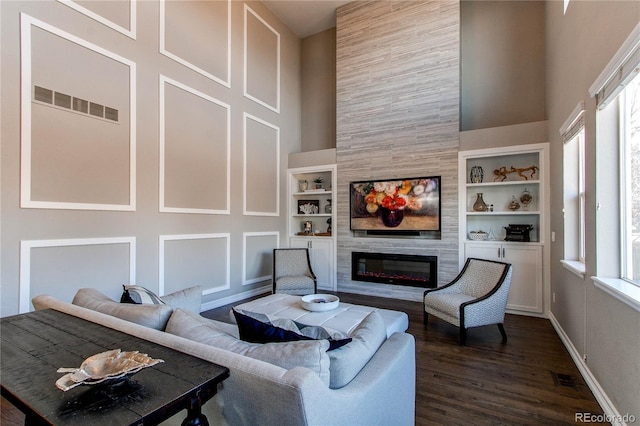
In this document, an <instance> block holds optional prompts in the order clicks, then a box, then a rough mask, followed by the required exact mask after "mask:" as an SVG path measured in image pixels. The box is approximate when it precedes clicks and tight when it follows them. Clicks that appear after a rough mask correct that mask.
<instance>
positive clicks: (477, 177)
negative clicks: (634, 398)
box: [469, 166, 484, 183]
mask: <svg viewBox="0 0 640 426" xmlns="http://www.w3.org/2000/svg"><path fill="white" fill-rule="evenodd" d="M469 179H470V180H471V183H482V181H483V180H484V171H483V170H482V167H480V166H473V167H471V173H470V174H469Z"/></svg>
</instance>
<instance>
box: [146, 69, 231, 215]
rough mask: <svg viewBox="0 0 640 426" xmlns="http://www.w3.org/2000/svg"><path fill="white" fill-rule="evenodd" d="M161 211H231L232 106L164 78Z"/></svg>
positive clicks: (161, 134) (161, 110) (161, 124)
mask: <svg viewBox="0 0 640 426" xmlns="http://www.w3.org/2000/svg"><path fill="white" fill-rule="evenodd" d="M159 83H160V88H159V89H160V129H159V134H160V159H159V161H160V164H159V169H160V188H159V191H160V193H159V201H160V207H159V208H160V212H164V213H197V214H229V213H230V199H231V130H230V129H231V107H230V106H229V105H227V104H226V103H224V102H221V101H219V100H217V99H215V98H213V97H211V96H209V95H206V94H204V93H202V92H199V91H197V90H195V89H193V88H191V87H189V86H187V85H185V84H182V83H180V82H177V81H175V80H172V79H170V78H168V77H166V76H163V75H161V76H160V81H159Z"/></svg>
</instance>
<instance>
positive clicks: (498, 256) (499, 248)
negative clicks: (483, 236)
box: [498, 247, 500, 258]
mask: <svg viewBox="0 0 640 426" xmlns="http://www.w3.org/2000/svg"><path fill="white" fill-rule="evenodd" d="M498 258H500V247H498Z"/></svg>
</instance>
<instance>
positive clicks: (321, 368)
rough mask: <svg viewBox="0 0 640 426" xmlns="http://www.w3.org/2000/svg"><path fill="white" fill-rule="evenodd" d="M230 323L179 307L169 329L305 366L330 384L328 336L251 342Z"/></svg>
mask: <svg viewBox="0 0 640 426" xmlns="http://www.w3.org/2000/svg"><path fill="white" fill-rule="evenodd" d="M225 326H228V325H227V324H221V323H219V322H218V321H214V320H210V319H207V318H204V317H202V316H200V315H197V314H194V313H192V312H188V311H184V310H182V309H176V310H175V311H174V312H173V314H172V315H171V318H170V319H169V322H168V323H167V328H166V330H165V331H166V332H167V333H170V334H175V335H176V336H181V337H184V338H187V339H189V340H194V341H196V342H200V343H204V344H205V345H209V346H214V347H217V348H220V349H225V350H227V351H230V352H234V353H237V354H241V355H244V356H247V357H250V358H254V359H258V360H261V361H265V362H268V363H269V364H273V365H277V366H279V367H282V368H285V369H287V370H290V369H292V368H294V367H304V368H308V369H309V370H311V371H313V372H315V373H316V374H317V375H318V377H320V380H322V381H323V383H325V384H326V385H327V386H328V385H329V356H328V355H327V349H328V348H329V343H328V341H327V340H304V341H295V342H286V343H265V344H259V343H248V342H244V341H242V340H239V339H237V338H235V337H234V336H232V335H231V334H229V333H228V330H225Z"/></svg>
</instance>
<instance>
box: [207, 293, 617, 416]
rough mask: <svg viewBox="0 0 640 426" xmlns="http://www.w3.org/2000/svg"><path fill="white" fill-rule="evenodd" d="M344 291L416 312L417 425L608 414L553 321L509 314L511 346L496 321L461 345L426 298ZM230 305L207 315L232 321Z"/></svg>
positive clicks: (412, 315) (412, 325) (348, 298)
mask: <svg viewBox="0 0 640 426" xmlns="http://www.w3.org/2000/svg"><path fill="white" fill-rule="evenodd" d="M336 294H337V295H338V296H339V297H340V300H342V301H344V302H348V303H355V304H360V305H368V306H375V307H379V308H385V309H393V310H398V311H404V312H406V313H407V314H408V315H409V329H408V330H407V331H408V332H409V333H411V334H412V335H413V336H414V337H415V338H416V375H417V377H416V425H563V424H566V425H572V424H576V422H575V414H576V413H583V412H589V413H593V414H602V409H601V408H600V406H599V405H598V403H597V402H596V400H595V398H594V396H593V394H592V393H591V391H590V389H589V388H588V387H587V385H586V383H585V382H584V380H583V378H582V376H581V375H580V372H579V371H578V369H577V367H576V366H575V364H574V363H573V360H572V359H571V357H570V355H569V353H568V352H567V350H566V349H565V347H564V345H563V344H562V342H561V341H560V338H559V337H558V335H557V334H556V332H555V330H554V328H553V326H552V325H551V323H550V322H549V320H546V319H543V318H534V317H526V316H520V315H507V318H506V320H505V325H504V326H505V330H506V332H507V336H508V339H509V340H508V342H507V343H506V344H502V343H501V341H502V338H501V336H500V331H499V330H498V327H497V326H489V327H479V328H475V329H471V330H469V331H468V333H467V346H460V345H458V329H457V328H456V327H454V326H452V325H450V324H448V323H446V322H444V321H442V320H440V319H439V318H436V317H434V316H432V315H431V316H429V322H428V324H427V325H424V323H423V315H422V304H421V303H420V302H410V301H405V300H395V299H386V298H381V297H373V296H363V295H358V294H348V293H336ZM258 297H260V296H258ZM247 300H249V299H247ZM240 303H241V302H238V303H235V304H240ZM230 308H231V305H229V306H223V307H220V308H217V309H213V310H210V311H207V312H204V313H203V315H204V316H206V317H208V318H213V319H218V320H220V321H225V322H229V309H230ZM553 373H555V374H556V375H557V376H558V377H559V378H560V380H554V376H553ZM567 385H568V386H567ZM603 424H606V423H603Z"/></svg>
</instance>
